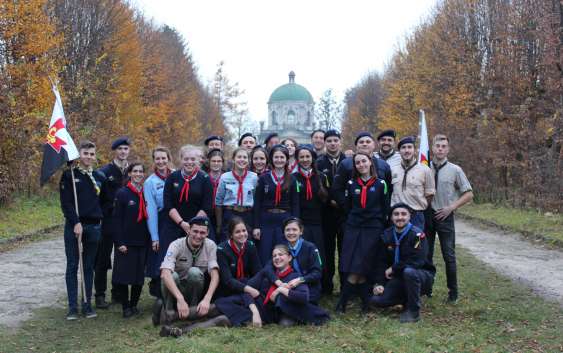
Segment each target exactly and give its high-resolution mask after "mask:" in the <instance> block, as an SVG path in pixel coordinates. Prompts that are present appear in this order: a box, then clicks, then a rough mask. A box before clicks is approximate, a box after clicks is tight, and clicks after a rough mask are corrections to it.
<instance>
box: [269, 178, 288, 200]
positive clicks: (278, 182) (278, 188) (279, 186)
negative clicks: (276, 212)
mask: <svg viewBox="0 0 563 353" xmlns="http://www.w3.org/2000/svg"><path fill="white" fill-rule="evenodd" d="M271 174H272V177H273V178H274V182H275V184H276V194H275V198H274V204H275V205H276V206H277V205H279V204H280V202H281V198H282V184H283V181H284V179H285V174H284V175H282V177H281V178H278V175H277V174H276V171H275V170H272V172H271Z"/></svg>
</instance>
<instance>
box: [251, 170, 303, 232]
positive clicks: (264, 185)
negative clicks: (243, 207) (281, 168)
mask: <svg viewBox="0 0 563 353" xmlns="http://www.w3.org/2000/svg"><path fill="white" fill-rule="evenodd" d="M287 177H289V178H291V182H290V184H289V187H288V188H287V189H286V190H283V189H282V193H281V201H280V203H279V204H278V205H276V204H275V197H276V184H275V183H274V181H273V180H272V175H271V173H269V172H268V173H265V174H263V175H261V176H260V177H259V178H258V184H257V185H256V190H255V192H254V210H253V211H254V228H260V226H261V224H262V222H261V217H260V213H261V212H262V211H263V210H267V209H272V208H277V209H282V210H286V211H288V212H289V213H290V214H291V215H292V216H294V217H299V194H298V193H297V185H296V184H295V178H293V176H291V175H288V176H287Z"/></svg>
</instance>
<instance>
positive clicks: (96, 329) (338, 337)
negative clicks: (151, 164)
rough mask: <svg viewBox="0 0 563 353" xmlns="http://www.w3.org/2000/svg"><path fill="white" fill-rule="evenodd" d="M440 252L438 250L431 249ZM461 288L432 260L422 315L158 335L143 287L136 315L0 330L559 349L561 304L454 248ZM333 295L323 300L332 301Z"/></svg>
mask: <svg viewBox="0 0 563 353" xmlns="http://www.w3.org/2000/svg"><path fill="white" fill-rule="evenodd" d="M437 256H438V258H439V254H437ZM458 260H459V262H458V264H459V269H458V271H459V277H460V278H459V280H460V288H461V291H462V292H461V293H462V296H461V298H460V301H459V303H458V304H457V305H455V306H452V305H446V304H444V303H443V300H444V298H445V296H446V289H445V278H444V269H443V266H442V264H441V263H439V264H438V267H439V268H438V276H437V278H436V283H435V285H434V297H433V298H424V304H423V312H422V317H423V320H422V321H421V322H419V323H416V324H407V325H403V324H400V323H399V322H398V312H396V311H393V310H382V311H376V312H374V313H371V314H370V315H369V316H367V317H359V316H358V306H359V305H358V304H357V303H355V305H354V306H353V307H352V308H350V310H349V311H348V313H347V314H346V315H343V316H340V317H337V316H334V315H333V319H332V320H331V321H330V323H329V324H327V325H326V326H323V327H293V328H289V329H282V328H280V327H277V326H275V325H270V326H267V327H265V328H263V329H253V328H214V329H208V330H199V331H195V332H193V333H192V334H191V335H190V336H184V337H182V338H180V339H173V338H160V337H159V336H158V332H159V329H158V328H155V327H153V326H152V324H151V322H150V313H149V311H150V306H151V303H152V300H151V299H150V298H149V297H148V295H147V293H146V292H147V290H146V286H145V288H144V292H143V297H142V301H141V304H140V305H141V309H142V310H143V315H142V316H141V317H137V318H134V319H132V320H131V319H130V320H125V319H122V318H121V311H120V308H119V307H112V308H111V309H110V310H109V311H101V310H100V311H98V315H99V316H98V318H96V319H91V320H86V319H80V320H79V321H77V322H66V321H65V320H64V315H65V313H66V312H65V309H64V308H56V307H55V308H48V309H42V310H39V311H37V312H36V315H35V318H33V319H31V320H29V321H27V322H25V323H24V324H23V326H22V327H21V328H19V329H18V330H16V331H15V332H10V331H8V330H2V331H0V332H2V334H1V335H0V347H1V349H0V350H1V351H3V352H6V353H8V352H24V351H25V352H32V351H41V352H323V353H325V352H559V351H562V350H563V340H562V339H561V332H560V329H561V327H563V310H562V309H561V307H559V306H558V305H557V304H554V303H549V302H546V301H544V300H542V299H541V298H538V297H536V296H535V295H533V294H532V293H531V292H530V290H529V289H526V288H524V287H521V286H519V285H517V284H515V283H513V282H512V281H511V280H510V279H507V278H505V277H503V276H500V275H498V274H496V273H495V272H493V271H492V270H490V269H489V268H488V267H487V266H486V265H484V264H483V263H482V262H480V261H478V260H477V259H476V258H475V257H473V256H472V255H469V254H468V253H467V252H465V251H463V249H460V250H459V258H458ZM335 301H336V299H335V298H329V299H325V300H324V301H323V303H322V305H323V306H324V307H325V308H333V307H334V304H335Z"/></svg>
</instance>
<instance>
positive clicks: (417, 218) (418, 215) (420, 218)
mask: <svg viewBox="0 0 563 353" xmlns="http://www.w3.org/2000/svg"><path fill="white" fill-rule="evenodd" d="M411 223H412V225H413V226H416V227H418V228H420V230H422V231H424V211H414V212H413V214H412V215H411Z"/></svg>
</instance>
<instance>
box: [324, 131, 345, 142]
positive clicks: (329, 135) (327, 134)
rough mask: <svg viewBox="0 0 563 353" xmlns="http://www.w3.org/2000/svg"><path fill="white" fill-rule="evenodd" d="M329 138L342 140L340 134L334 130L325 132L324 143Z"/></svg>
mask: <svg viewBox="0 0 563 353" xmlns="http://www.w3.org/2000/svg"><path fill="white" fill-rule="evenodd" d="M331 136H336V137H338V138H342V137H341V136H340V132H338V131H336V130H328V131H327V132H325V141H326V139H327V138H329V137H331Z"/></svg>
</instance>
